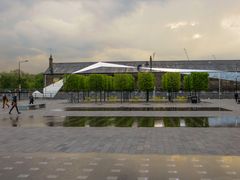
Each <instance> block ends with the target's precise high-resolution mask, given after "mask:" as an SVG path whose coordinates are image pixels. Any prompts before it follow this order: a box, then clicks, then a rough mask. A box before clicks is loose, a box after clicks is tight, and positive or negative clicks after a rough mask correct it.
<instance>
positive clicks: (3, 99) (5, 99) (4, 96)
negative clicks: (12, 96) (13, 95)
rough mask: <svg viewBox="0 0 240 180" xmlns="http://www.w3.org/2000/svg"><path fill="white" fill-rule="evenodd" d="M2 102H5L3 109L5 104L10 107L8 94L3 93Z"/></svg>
mask: <svg viewBox="0 0 240 180" xmlns="http://www.w3.org/2000/svg"><path fill="white" fill-rule="evenodd" d="M2 102H3V107H2V108H3V109H4V108H5V105H6V106H7V107H8V108H9V105H8V98H7V96H6V94H4V95H3V97H2Z"/></svg>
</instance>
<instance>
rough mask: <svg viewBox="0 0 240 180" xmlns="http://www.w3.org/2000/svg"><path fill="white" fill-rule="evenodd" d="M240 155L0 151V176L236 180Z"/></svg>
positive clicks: (40, 179) (41, 179)
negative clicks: (0, 152) (14, 152)
mask: <svg viewBox="0 0 240 180" xmlns="http://www.w3.org/2000/svg"><path fill="white" fill-rule="evenodd" d="M239 164H240V157H235V156H178V155H177V156H161V155H126V154H101V153H100V154H99V153H98V154H97V153H90V154H89V153H88V154H87V153H86V154H64V153H55V154H47V153H41V154H14V155H9V154H7V155H4V154H1V155H0V179H3V180H16V179H34V180H44V179H60V180H66V179H69V180H70V179H71V180H73V179H76V180H77V179H89V180H159V179H164V180H165V179H166V180H188V179H189V180H216V179H219V180H239V179H240V168H239Z"/></svg>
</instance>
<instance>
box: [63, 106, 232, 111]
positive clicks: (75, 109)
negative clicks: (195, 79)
mask: <svg viewBox="0 0 240 180" xmlns="http://www.w3.org/2000/svg"><path fill="white" fill-rule="evenodd" d="M65 111H231V110H228V109H225V108H219V107H67V108H65Z"/></svg>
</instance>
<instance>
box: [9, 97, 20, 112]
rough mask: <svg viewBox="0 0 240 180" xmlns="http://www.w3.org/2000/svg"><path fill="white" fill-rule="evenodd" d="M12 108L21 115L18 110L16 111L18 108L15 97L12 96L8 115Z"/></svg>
mask: <svg viewBox="0 0 240 180" xmlns="http://www.w3.org/2000/svg"><path fill="white" fill-rule="evenodd" d="M14 108H16V110H17V113H18V114H21V113H20V112H19V110H18V106H17V96H16V95H14V96H13V98H12V108H11V109H10V111H9V114H11V112H12V110H13V109H14Z"/></svg>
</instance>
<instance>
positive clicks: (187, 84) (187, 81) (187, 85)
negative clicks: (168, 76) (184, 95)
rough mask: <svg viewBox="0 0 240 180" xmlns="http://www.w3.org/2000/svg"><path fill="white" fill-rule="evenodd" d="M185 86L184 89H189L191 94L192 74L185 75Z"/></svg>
mask: <svg viewBox="0 0 240 180" xmlns="http://www.w3.org/2000/svg"><path fill="white" fill-rule="evenodd" d="M183 86H184V90H185V91H188V92H189V93H190V94H191V91H192V87H191V75H190V74H189V75H185V76H184V79H183Z"/></svg>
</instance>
